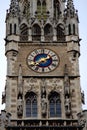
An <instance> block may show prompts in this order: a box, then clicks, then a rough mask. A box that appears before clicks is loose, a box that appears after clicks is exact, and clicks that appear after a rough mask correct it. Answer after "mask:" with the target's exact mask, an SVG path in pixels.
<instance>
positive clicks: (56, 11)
mask: <svg viewBox="0 0 87 130" xmlns="http://www.w3.org/2000/svg"><path fill="white" fill-rule="evenodd" d="M59 15H60V3H59V1H58V0H54V18H58V16H59Z"/></svg>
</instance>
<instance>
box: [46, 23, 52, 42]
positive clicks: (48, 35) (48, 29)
mask: <svg viewBox="0 0 87 130" xmlns="http://www.w3.org/2000/svg"><path fill="white" fill-rule="evenodd" d="M44 35H45V40H46V41H52V39H53V28H52V26H51V25H50V24H46V26H45V27H44Z"/></svg>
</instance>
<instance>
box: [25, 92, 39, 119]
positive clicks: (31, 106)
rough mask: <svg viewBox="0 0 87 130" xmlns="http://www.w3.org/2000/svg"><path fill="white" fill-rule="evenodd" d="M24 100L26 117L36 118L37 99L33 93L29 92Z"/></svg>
mask: <svg viewBox="0 0 87 130" xmlns="http://www.w3.org/2000/svg"><path fill="white" fill-rule="evenodd" d="M25 98H26V117H37V97H36V94H35V93H33V92H29V93H27V94H26V96H25Z"/></svg>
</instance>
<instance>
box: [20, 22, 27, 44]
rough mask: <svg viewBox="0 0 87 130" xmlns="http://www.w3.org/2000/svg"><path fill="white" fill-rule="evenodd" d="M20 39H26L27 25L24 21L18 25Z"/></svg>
mask: <svg viewBox="0 0 87 130" xmlns="http://www.w3.org/2000/svg"><path fill="white" fill-rule="evenodd" d="M20 41H24V42H25V41H28V27H27V25H26V24H25V23H24V24H22V25H21V26H20Z"/></svg>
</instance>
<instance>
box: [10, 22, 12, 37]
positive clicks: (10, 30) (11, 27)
mask: <svg viewBox="0 0 87 130" xmlns="http://www.w3.org/2000/svg"><path fill="white" fill-rule="evenodd" d="M11 34H12V24H10V35H11Z"/></svg>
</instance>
